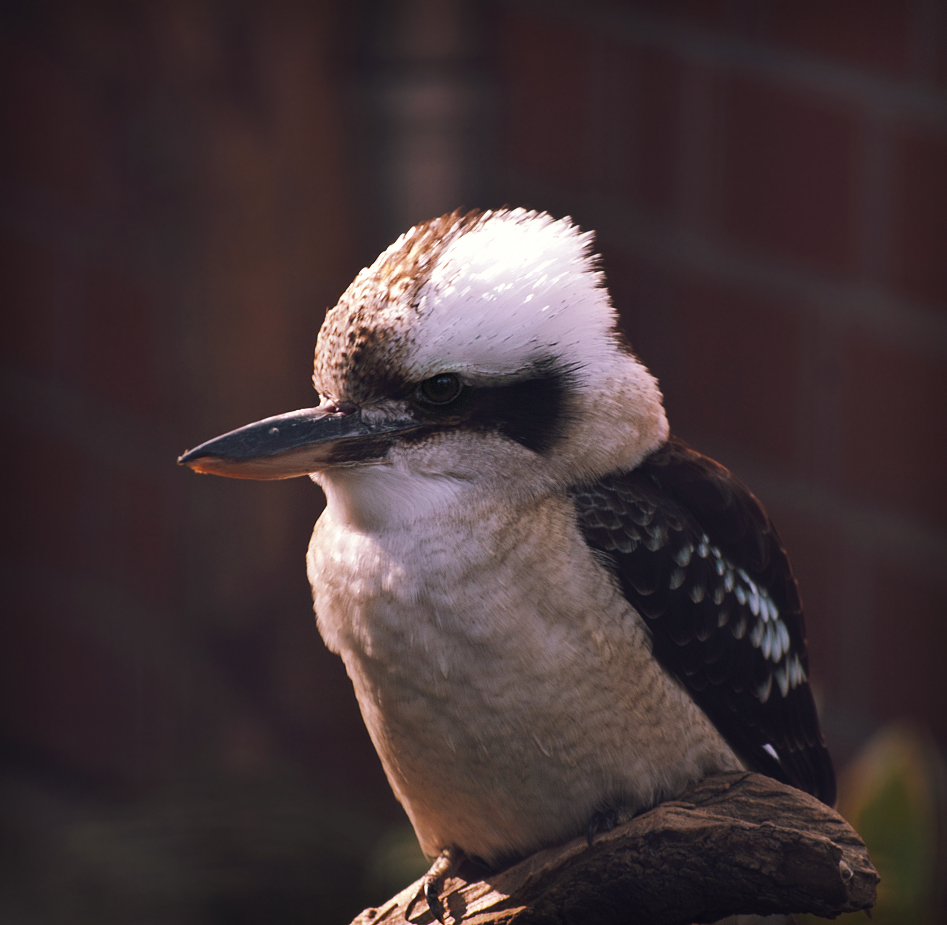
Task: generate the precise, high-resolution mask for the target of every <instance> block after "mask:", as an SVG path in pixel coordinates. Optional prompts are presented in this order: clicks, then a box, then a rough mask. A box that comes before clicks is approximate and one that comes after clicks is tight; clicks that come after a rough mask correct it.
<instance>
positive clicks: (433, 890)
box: [404, 845, 466, 925]
mask: <svg viewBox="0 0 947 925" xmlns="http://www.w3.org/2000/svg"><path fill="white" fill-rule="evenodd" d="M465 858H466V855H465V854H464V852H463V851H461V850H460V848H458V847H456V846H455V845H448V847H446V848H445V849H444V850H443V851H442V852H441V853H440V854H439V855H438V856H437V858H436V859H435V861H434V863H433V864H432V865H431V869H430V870H429V871H428V872H427V873H426V874H425V875H424V878H423V879H422V880H421V886H420V887H419V888H418V892H417V893H416V894H415V895H414V898H413V899H412V900H411V902H410V903H408V908H407V909H405V911H404V917H405V919H409V918H410V916H411V911H412V910H413V909H414V906H415V904H416V903H417V901H418V900H419V899H421V897H422V896H423V897H424V899H425V900H426V901H427V907H428V909H430V910H431V915H433V916H434V918H436V919H437V920H438V922H440V923H441V925H444V904H443V903H442V902H441V889H442V888H443V886H444V881H445V880H446V879H447V878H448V877H449V876H450V875H451V874H453V873H455V872H456V871H457V868H458V867H460V865H461V863H462V862H463V860H464V859H465Z"/></svg>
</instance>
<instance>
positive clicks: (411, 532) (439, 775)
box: [180, 209, 835, 865]
mask: <svg viewBox="0 0 947 925" xmlns="http://www.w3.org/2000/svg"><path fill="white" fill-rule="evenodd" d="M616 324H617V318H616V314H615V311H614V309H613V308H612V305H611V301H610V298H609V294H608V291H607V289H606V288H605V280H604V278H603V274H602V272H601V270H600V268H599V261H598V258H597V257H596V256H595V255H594V253H593V251H592V239H591V235H590V234H587V233H582V232H580V231H579V230H578V229H577V228H576V226H575V225H573V224H572V223H571V221H569V220H568V219H563V220H559V221H555V220H553V219H552V218H551V217H550V216H548V215H545V214H542V213H537V212H529V211H524V210H522V209H514V210H511V211H509V210H502V211H494V212H482V213H481V212H471V213H468V214H461V213H460V212H456V213H454V214H451V215H445V216H443V217H442V218H438V219H434V220H432V221H429V222H425V223H423V224H421V225H418V226H417V227H415V228H412V229H411V230H410V231H408V232H407V233H405V234H403V235H402V236H401V237H400V238H399V239H398V240H397V241H395V243H394V244H392V245H391V247H389V248H388V249H387V250H386V251H384V253H382V254H381V255H380V256H379V257H378V259H377V260H376V261H375V262H374V264H372V266H370V267H368V268H366V269H364V270H362V272H361V273H359V274H358V276H357V277H356V278H355V281H354V282H353V283H352V284H351V285H350V286H349V288H348V289H347V290H346V292H345V293H344V294H343V295H342V297H341V299H340V300H339V303H338V305H336V307H335V308H334V309H332V310H331V311H330V312H329V313H328V315H327V316H326V319H325V323H324V324H323V326H322V329H321V331H320V332H319V338H318V341H317V344H316V353H315V373H314V376H313V382H314V384H315V387H316V390H317V391H318V393H319V396H320V399H321V400H320V403H319V405H318V406H317V407H315V408H310V409H305V410H301V411H293V412H291V413H289V414H284V415H279V416H277V417H272V418H267V419H266V420H263V421H260V422H259V423H256V424H250V425H249V426H247V427H243V428H241V429H239V430H235V431H232V432H231V433H228V434H225V435H224V436H222V437H218V438H217V439H215V440H211V441H209V442H207V443H205V444H203V445H201V446H199V447H197V448H196V449H194V450H191V451H190V452H188V453H186V454H185V455H184V456H182V457H181V460H180V461H181V462H182V463H185V464H186V465H188V466H190V467H191V468H192V469H195V470H197V471H199V472H210V473H215V474H217V475H226V476H233V477H236V478H254V479H283V478H291V477H293V476H299V475H309V476H310V477H311V478H312V479H313V480H314V481H315V482H316V483H317V484H318V485H319V486H320V487H321V488H322V490H323V491H324V492H325V495H326V502H327V503H326V509H325V511H324V513H323V514H322V515H321V517H320V518H319V520H318V522H317V523H316V526H315V530H314V532H313V535H312V542H311V543H310V546H309V552H308V557H307V564H308V573H309V579H310V581H311V583H312V591H313V599H314V603H315V611H316V619H317V623H318V627H319V630H320V632H321V634H322V637H323V639H324V640H325V642H326V645H327V646H328V647H329V648H330V649H331V650H332V651H333V652H337V653H338V654H339V655H341V657H342V659H343V661H344V662H345V667H346V669H347V671H348V674H349V677H350V678H351V680H352V683H353V685H354V687H355V693H356V696H357V697H358V703H359V706H360V707H361V711H362V716H363V717H364V720H365V724H366V726H367V727H368V731H369V733H370V735H371V738H372V741H373V742H374V744H375V748H376V749H377V750H378V755H379V757H380V758H381V762H382V764H383V766H384V769H385V772H386V774H387V775H388V780H389V781H390V783H391V786H392V788H393V790H394V792H395V794H396V795H397V797H398V799H399V800H400V801H401V803H402V804H403V805H404V808H405V810H406V811H407V814H408V816H409V817H410V819H411V822H412V824H413V825H414V829H415V831H416V833H417V836H418V839H419V841H420V843H421V847H422V849H423V850H424V852H425V853H426V854H428V855H430V856H435V855H438V854H439V853H441V852H443V851H445V849H447V850H450V851H458V850H459V851H462V852H464V853H466V854H467V855H468V856H472V857H476V858H480V859H482V860H483V861H485V862H486V863H487V864H489V865H499V864H503V863H505V862H507V861H509V860H511V859H514V858H518V857H522V856H524V855H527V854H529V853H532V852H534V851H536V850H537V849H539V848H542V847H544V846H549V845H553V844H556V843H560V842H563V841H566V840H568V839H570V838H573V837H575V836H577V835H580V834H585V833H586V832H588V831H590V826H591V828H592V830H593V831H594V828H595V826H596V825H600V824H601V822H602V820H608V819H610V818H614V815H615V814H616V812H618V813H622V814H632V813H635V812H639V811H641V810H644V809H647V808H650V807H652V806H654V805H655V804H656V803H658V802H660V801H662V800H665V799H668V798H673V797H674V796H676V795H678V794H679V793H680V792H681V791H682V790H683V789H684V788H685V787H686V786H687V785H688V784H689V783H691V782H693V781H696V780H698V779H700V778H702V777H704V776H706V775H708V774H712V773H714V772H718V771H727V770H734V769H743V768H750V769H754V770H757V771H760V772H762V773H765V774H768V775H770V776H772V777H774V778H777V779H779V780H781V781H784V782H787V783H789V784H792V785H795V786H796V787H799V788H801V789H802V790H806V791H808V792H809V793H812V794H814V795H815V796H817V797H819V798H820V799H821V800H823V801H824V802H826V803H829V804H831V803H833V802H834V799H835V779H834V774H833V770H832V764H831V760H830V758H829V755H828V752H827V751H826V748H825V745H824V743H823V739H822V735H821V732H820V729H819V721H818V717H817V714H816V709H815V706H814V703H813V698H812V693H811V691H810V688H809V682H808V678H807V660H806V641H805V632H804V626H803V616H802V610H801V606H800V601H799V594H798V592H797V589H796V583H795V580H794V578H793V574H792V571H791V570H790V566H789V561H788V559H787V556H786V553H785V551H784V550H783V548H782V545H781V543H780V540H779V536H778V535H777V533H776V530H775V529H774V527H773V524H772V522H771V521H770V519H769V517H768V516H767V514H766V512H765V511H764V510H763V508H762V506H761V505H760V503H759V501H757V499H756V498H755V497H754V496H753V495H752V494H751V493H750V491H749V490H748V489H747V488H745V487H744V486H743V485H742V484H741V483H740V482H739V481H738V480H737V479H736V478H735V477H734V476H733V475H731V474H730V473H729V472H728V471H727V470H726V469H724V468H723V467H721V466H720V465H718V464H717V463H715V462H713V461H712V460H710V459H708V458H707V457H705V456H702V455H700V454H699V453H697V452H695V451H694V450H692V449H691V448H690V447H689V446H687V445H686V444H685V443H683V442H681V441H680V440H678V439H676V438H674V437H672V436H670V435H669V430H668V422H667V418H666V417H665V412H664V407H663V404H662V397H661V392H660V391H659V389H658V385H657V382H656V381H655V379H654V377H653V376H651V374H650V373H649V372H648V370H647V369H646V368H645V367H644V366H643V365H642V363H641V362H640V361H639V360H638V359H637V358H636V357H635V355H634V354H633V353H632V352H631V350H630V349H629V347H628V346H627V345H626V344H625V342H624V341H623V339H622V337H621V335H620V334H619V333H618V331H617V328H616Z"/></svg>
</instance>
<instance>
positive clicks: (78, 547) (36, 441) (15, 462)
mask: <svg viewBox="0 0 947 925" xmlns="http://www.w3.org/2000/svg"><path fill="white" fill-rule="evenodd" d="M44 424H45V422H43V421H37V422H36V424H35V426H34V427H32V428H26V427H23V426H21V425H19V424H12V423H10V422H6V423H5V424H4V430H5V436H6V437H7V439H8V441H9V445H10V446H11V447H16V448H17V449H18V452H15V453H10V454H9V456H8V458H7V460H6V476H7V479H8V480H9V484H10V485H15V486H16V491H11V492H9V494H8V497H9V501H8V509H7V518H8V520H7V522H6V530H5V536H6V538H7V541H8V542H11V541H12V542H11V546H13V547H15V551H16V555H17V556H19V557H22V558H25V559H33V560H36V561H53V562H55V561H63V562H74V559H75V557H76V555H81V554H82V552H83V551H84V548H85V543H86V542H87V539H88V537H87V533H86V529H85V525H84V523H83V522H82V519H81V516H80V509H79V506H80V497H81V494H82V492H83V490H84V488H85V484H86V479H87V474H88V473H87V468H88V467H87V464H86V461H85V460H84V459H83V458H82V457H81V455H80V454H79V453H77V452H76V450H75V449H74V448H73V447H70V446H68V445H66V444H65V443H63V442H62V441H61V440H58V439H55V438H53V437H49V436H47V435H46V434H44V433H43V429H44Z"/></svg>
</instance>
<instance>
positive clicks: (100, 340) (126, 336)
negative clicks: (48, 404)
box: [82, 269, 163, 413]
mask: <svg viewBox="0 0 947 925" xmlns="http://www.w3.org/2000/svg"><path fill="white" fill-rule="evenodd" d="M155 312H156V309H155V306H154V304H153V303H152V301H151V298H150V294H149V293H148V292H146V291H145V289H143V288H142V287H141V286H140V285H138V284H137V283H136V282H135V281H134V280H132V279H129V278H127V277H126V276H124V275H122V274H121V273H118V272H115V271H112V270H105V269H97V270H94V271H92V272H91V273H90V274H89V276H88V279H87V282H86V293H85V311H84V324H85V342H84V344H83V350H82V361H83V381H84V383H85V384H86V385H87V386H88V387H89V388H90V389H91V391H93V392H94V393H95V394H96V395H97V396H98V397H99V398H101V399H103V400H104V401H106V402H108V403H111V404H115V405H119V406H122V407H125V408H128V409H131V410H134V411H139V412H144V413H154V412H156V411H158V410H159V409H161V408H162V404H163V402H162V393H163V390H162V388H161V385H160V383H158V381H157V377H156V371H155V354H156V351H157V349H158V347H159V344H158V343H157V338H156V332H155V326H154V321H155V319H154V314H155Z"/></svg>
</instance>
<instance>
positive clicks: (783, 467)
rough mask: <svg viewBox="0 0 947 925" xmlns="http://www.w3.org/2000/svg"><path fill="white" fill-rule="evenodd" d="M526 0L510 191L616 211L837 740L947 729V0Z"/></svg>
mask: <svg viewBox="0 0 947 925" xmlns="http://www.w3.org/2000/svg"><path fill="white" fill-rule="evenodd" d="M501 10H502V12H501V16H500V26H499V29H498V32H497V45H496V54H497V58H498V67H499V72H500V74H501V85H502V86H503V88H504V93H505V101H506V111H505V122H504V126H505V134H506V138H505V149H504V151H505V154H504V157H503V165H502V168H501V171H502V176H503V181H502V183H501V189H500V190H499V191H498V192H499V195H498V196H497V201H508V202H511V203H515V204H528V205H530V206H533V207H537V208H545V209H549V210H551V211H554V212H555V213H557V214H563V213H571V214H572V215H573V216H574V217H575V218H576V219H577V220H579V221H580V222H581V223H582V224H583V226H584V227H587V228H593V229H596V230H597V231H598V232H599V234H598V241H599V244H600V246H601V248H602V250H603V252H604V257H605V269H606V273H607V274H608V277H609V280H610V282H611V287H612V291H613V295H614V298H615V301H616V304H617V305H618V307H619V309H620V311H621V313H622V316H623V319H624V324H625V328H626V330H627V332H628V334H629V336H630V338H631V340H632V343H633V345H634V346H635V348H636V350H637V351H638V353H639V354H640V355H641V357H642V358H643V359H644V361H645V362H646V363H647V364H648V365H649V366H650V367H651V368H652V370H653V371H654V372H655V373H656V375H658V377H659V379H660V380H661V383H662V387H663V389H664V392H665V395H666V401H667V407H668V411H669V415H670V418H671V423H672V428H673V429H674V430H675V431H676V432H677V433H678V434H679V435H680V436H682V437H684V438H685V439H687V440H688V441H690V442H691V443H692V444H694V445H696V446H697V447H698V448H699V449H702V450H703V451H704V452H707V453H709V454H711V455H713V456H716V457H717V458H718V459H720V460H721V461H722V462H724V463H725V464H727V465H728V466H729V467H730V468H731V469H733V470H734V471H735V472H736V473H737V474H738V475H740V476H741V477H742V478H744V480H745V481H747V482H748V483H749V484H750V485H751V487H752V488H753V489H754V491H755V492H756V493H757V494H758V495H759V496H760V497H761V498H762V499H763V500H764V502H765V503H766V505H767V507H768V508H769V510H770V512H771V513H772V515H773V516H774V518H775V520H776V522H777V524H778V525H779V527H780V529H781V532H782V534H783V536H784V539H785V541H786V543H787V545H788V547H789V549H790V552H791V554H792V556H793V560H794V562H795V565H796V568H797V572H798V577H799V580H800V583H801V587H802V595H803V600H804V602H805V603H806V605H807V619H808V624H809V636H810V642H811V661H812V664H813V674H814V676H815V681H816V684H817V686H818V688H819V690H820V692H821V695H822V696H823V698H824V701H825V713H826V725H827V728H828V731H829V734H830V738H831V739H832V744H833V745H834V746H835V750H836V753H837V754H841V755H842V756H844V755H845V754H846V753H847V752H848V750H849V749H850V748H851V747H852V746H854V745H855V744H857V743H858V742H859V741H860V740H862V738H863V737H864V736H865V735H866V734H867V733H868V732H870V730H871V729H872V728H874V727H875V726H876V725H877V724H878V723H880V722H881V721H883V720H887V719H892V718H907V719H909V720H912V721H915V722H917V723H919V724H921V725H924V726H926V727H928V728H930V729H932V730H933V731H934V732H935V733H936V734H937V736H938V737H939V739H940V742H941V743H942V744H947V709H945V707H947V672H945V671H944V669H943V659H944V656H945V653H947V620H945V619H944V616H945V613H944V607H945V601H947V530H945V521H947V479H945V473H947V363H945V361H947V8H945V7H944V5H943V4H939V3H936V2H927V0H919V2H881V0H879V2H839V3H832V4H817V3H810V2H792V3H764V2H712V0H705V2H702V0H680V2H670V0H668V2H662V0H647V2H646V0H642V2H632V0H627V2H617V0H616V2H614V3H606V2H597V3H596V2H578V0H575V2H559V3H555V4H549V3H539V2H536V3H533V2H510V3H504V4H503V5H502V8H501Z"/></svg>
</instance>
